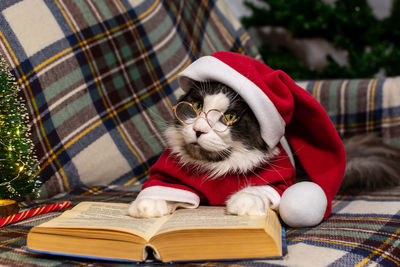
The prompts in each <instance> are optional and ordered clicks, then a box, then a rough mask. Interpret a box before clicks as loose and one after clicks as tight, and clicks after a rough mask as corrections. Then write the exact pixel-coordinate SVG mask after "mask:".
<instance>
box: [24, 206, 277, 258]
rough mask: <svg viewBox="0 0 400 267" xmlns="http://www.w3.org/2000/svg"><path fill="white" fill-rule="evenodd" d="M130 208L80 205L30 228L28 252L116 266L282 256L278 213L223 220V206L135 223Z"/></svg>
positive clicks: (140, 220) (204, 207)
mask: <svg viewBox="0 0 400 267" xmlns="http://www.w3.org/2000/svg"><path fill="white" fill-rule="evenodd" d="M127 210H128V204H125V203H102V202H81V203H80V204H78V205H77V206H75V207H74V208H73V209H71V210H68V211H65V212H64V213H63V214H62V215H60V216H59V217H57V218H54V219H52V220H50V221H48V222H45V223H43V224H41V225H39V226H36V227H34V228H32V230H31V231H30V232H29V234H28V240H27V247H28V250H29V251H33V252H40V253H49V254H56V255H69V256H78V257H88V258H97V259H109V260H120V261H145V260H146V259H148V258H155V259H157V260H160V261H163V262H171V261H199V260H222V259H244V258H267V257H271V258H272V257H280V256H282V227H281V225H280V222H279V219H278V217H277V215H276V213H275V212H274V211H272V210H269V211H268V214H267V216H254V217H241V216H235V215H227V214H226V213H225V208H224V207H208V206H201V207H199V208H197V209H179V210H177V211H175V212H174V213H173V214H172V215H167V216H164V217H161V218H152V219H136V218H132V217H130V216H128V215H127Z"/></svg>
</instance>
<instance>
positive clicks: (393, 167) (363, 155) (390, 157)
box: [338, 133, 400, 195]
mask: <svg viewBox="0 0 400 267" xmlns="http://www.w3.org/2000/svg"><path fill="white" fill-rule="evenodd" d="M343 143H344V147H345V150H346V157H347V165H346V172H345V175H344V178H343V181H342V184H341V186H340V189H339V192H338V194H341V195H343V194H359V193H364V192H371V191H376V190H380V189H385V188H391V187H394V186H397V185H400V148H399V147H394V146H390V145H387V144H384V143H383V142H382V140H381V138H379V137H377V136H376V135H375V134H373V133H370V134H366V135H359V136H354V137H351V138H349V139H345V140H343Z"/></svg>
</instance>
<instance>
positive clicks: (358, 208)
mask: <svg viewBox="0 0 400 267" xmlns="http://www.w3.org/2000/svg"><path fill="white" fill-rule="evenodd" d="M116 189H117V188H116ZM120 189H122V190H125V189H126V187H124V188H120ZM76 190H77V191H75V192H72V193H71V194H68V195H65V196H63V197H61V198H59V199H58V200H59V201H63V200H72V202H73V203H74V204H77V203H79V202H81V201H104V202H125V203H127V202H130V201H131V200H132V198H134V196H135V195H136V193H132V192H126V191H119V192H116V191H113V190H110V189H107V190H106V191H103V190H102V189H101V188H97V190H89V191H85V190H84V189H83V188H81V189H76ZM77 193H80V195H79V196H77V195H76V194H77ZM56 200H57V199H53V201H56ZM399 207H400V187H398V188H395V189H393V190H388V191H381V192H376V193H373V194H366V195H360V196H357V197H349V196H338V197H337V198H336V199H335V200H334V202H333V210H332V216H331V217H330V218H328V219H327V220H325V221H324V222H323V223H321V224H320V225H318V226H316V227H311V228H301V229H293V228H287V229H286V230H287V237H286V239H287V244H288V254H287V255H286V256H285V258H284V259H283V260H259V261H241V262H229V263H221V262H219V263H213V262H208V263H204V264H201V266H229V265H232V266H370V265H371V266H385V267H388V266H393V267H394V266H399V265H400V256H399V255H400V243H399V240H400V238H399V237H400V211H399ZM60 213H61V212H52V213H48V214H43V215H40V216H37V217H32V218H30V219H27V220H25V221H21V222H19V223H16V224H13V225H10V226H7V227H6V228H0V262H1V263H2V264H4V265H7V266H76V265H91V266H114V264H112V263H110V262H105V261H103V262H102V261H93V260H83V259H78V258H68V257H57V256H49V255H42V254H35V253H30V252H26V251H25V249H26V235H27V233H28V231H29V229H31V227H33V226H35V225H38V224H40V223H42V222H45V221H48V220H49V219H51V218H54V217H56V216H58V215H59V214H60ZM192 265H193V264H191V266H192ZM115 266H124V265H121V264H117V263H115ZM126 266H128V265H126Z"/></svg>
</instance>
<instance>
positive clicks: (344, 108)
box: [298, 77, 400, 146]
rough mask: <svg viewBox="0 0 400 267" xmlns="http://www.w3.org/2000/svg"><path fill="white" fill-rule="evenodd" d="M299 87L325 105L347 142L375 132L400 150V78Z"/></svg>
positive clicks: (303, 83)
mask: <svg viewBox="0 0 400 267" xmlns="http://www.w3.org/2000/svg"><path fill="white" fill-rule="evenodd" d="M298 84H299V85H300V86H301V87H303V88H304V89H306V90H307V91H308V92H309V93H311V94H312V95H313V96H314V97H315V98H316V99H317V101H318V102H320V103H321V105H322V106H323V107H324V108H325V110H326V111H327V112H328V115H329V117H330V118H331V120H332V122H333V124H334V125H335V127H336V129H337V131H338V132H339V134H340V135H341V136H342V137H343V138H346V137H351V136H354V135H357V134H363V133H367V132H375V133H377V134H378V135H379V136H382V138H383V141H384V142H385V143H388V144H392V145H396V146H400V123H399V121H400V77H389V78H376V79H351V80H345V79H341V80H317V81H307V82H299V83H298Z"/></svg>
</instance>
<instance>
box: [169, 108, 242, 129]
mask: <svg viewBox="0 0 400 267" xmlns="http://www.w3.org/2000/svg"><path fill="white" fill-rule="evenodd" d="M180 104H188V105H190V106H191V107H192V109H193V111H194V112H195V113H196V119H195V120H194V121H193V122H191V123H187V122H184V121H183V120H181V119H180V118H179V116H178V114H177V113H176V109H177V107H178V106H179V105H180ZM172 110H173V111H174V115H175V117H176V118H177V119H178V120H179V121H180V122H181V123H183V124H185V125H192V124H194V123H195V122H196V121H197V120H198V119H199V117H200V114H201V113H204V116H205V119H206V122H207V124H208V126H210V128H211V129H213V130H214V131H216V132H218V133H223V132H226V131H227V130H228V129H229V126H232V125H233V124H234V123H236V122H237V121H238V120H239V119H240V117H241V115H243V113H244V112H245V111H246V110H247V109H244V110H243V112H241V113H240V115H238V120H237V121H228V120H227V119H226V117H225V114H224V113H223V112H222V111H221V110H219V109H210V110H208V111H207V112H204V111H198V110H197V109H195V108H194V106H193V104H192V103H190V102H187V101H180V102H178V103H176V104H175V106H173V107H172ZM211 111H216V112H218V113H220V114H221V116H222V117H224V119H225V121H226V129H225V130H223V131H219V130H216V129H214V127H212V126H211V124H210V122H209V121H208V117H207V115H208V113H209V112H211Z"/></svg>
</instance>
